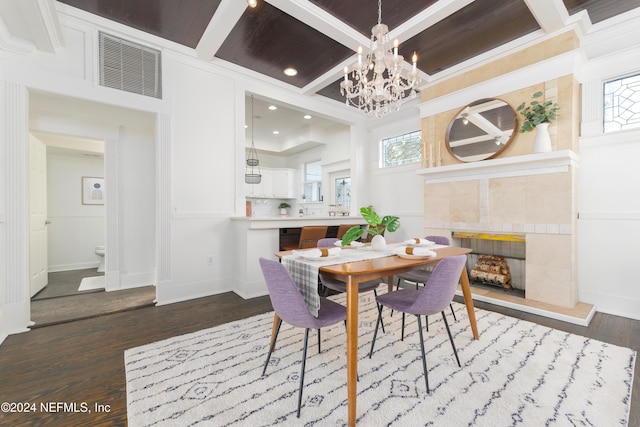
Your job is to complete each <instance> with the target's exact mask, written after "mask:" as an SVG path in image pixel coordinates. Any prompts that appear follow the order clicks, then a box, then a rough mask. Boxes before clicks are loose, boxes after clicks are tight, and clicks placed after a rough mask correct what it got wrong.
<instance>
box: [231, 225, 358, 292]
mask: <svg viewBox="0 0 640 427" xmlns="http://www.w3.org/2000/svg"><path fill="white" fill-rule="evenodd" d="M231 223H232V225H233V242H234V248H233V250H234V254H235V256H234V259H235V262H234V265H233V271H234V277H233V279H232V286H233V289H232V290H233V291H234V292H235V293H236V294H238V295H239V296H241V297H242V298H245V299H248V298H255V297H258V296H263V295H267V294H268V292H267V285H266V284H265V282H264V278H263V277H262V272H261V271H260V266H259V264H258V259H259V258H260V257H263V258H267V259H276V258H275V256H274V254H275V253H276V252H278V251H279V250H280V236H281V233H287V232H292V230H291V229H299V228H301V227H305V226H313V225H326V226H328V227H330V229H331V228H332V227H336V228H337V227H338V226H339V225H341V224H352V225H362V224H366V221H365V220H364V218H362V217H361V216H317V215H309V216H303V217H298V216H290V217H232V218H231ZM297 232H299V231H297Z"/></svg>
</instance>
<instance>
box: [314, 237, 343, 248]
mask: <svg viewBox="0 0 640 427" xmlns="http://www.w3.org/2000/svg"><path fill="white" fill-rule="evenodd" d="M338 240H340V239H338V238H337V237H325V238H324V239H320V240H318V247H319V248H332V247H334V246H335V243H336V242H337V241H338Z"/></svg>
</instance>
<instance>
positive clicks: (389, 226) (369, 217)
mask: <svg viewBox="0 0 640 427" xmlns="http://www.w3.org/2000/svg"><path fill="white" fill-rule="evenodd" d="M360 214H361V215H362V217H363V218H364V220H365V221H367V224H369V230H368V233H369V234H371V235H372V236H377V235H379V234H382V233H384V231H385V230H387V231H389V232H390V233H392V232H394V231H396V230H397V229H398V228H400V218H398V217H397V216H392V215H386V216H384V217H383V218H382V219H380V215H378V214H377V213H376V211H374V210H373V208H372V207H371V206H367V207H364V208H360ZM363 234H364V230H363V229H362V228H361V227H360V226H359V225H356V226H353V227H351V228H350V229H349V230H347V232H346V233H345V234H344V236H342V246H348V245H350V244H351V242H353V241H354V240H358V239H359V238H361V237H362V235H363Z"/></svg>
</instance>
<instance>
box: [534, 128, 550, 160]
mask: <svg viewBox="0 0 640 427" xmlns="http://www.w3.org/2000/svg"><path fill="white" fill-rule="evenodd" d="M550 151H551V137H550V136H549V123H540V124H539V125H538V126H536V138H535V140H534V141H533V152H534V153H548V152H550Z"/></svg>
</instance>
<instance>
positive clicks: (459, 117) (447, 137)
mask: <svg viewBox="0 0 640 427" xmlns="http://www.w3.org/2000/svg"><path fill="white" fill-rule="evenodd" d="M491 101H499V102H502V103H504V104H505V106H507V107H509V109H510V110H511V113H512V116H513V130H512V131H511V135H509V138H508V140H507V141H506V142H504V143H501V144H500V145H501V147H499V148H498V149H497V150H496V151H494V152H492V153H491V154H489V155H487V156H485V157H482V158H477V156H475V157H473V158H469V157H471V156H468V157H467V158H465V157H462V156H459V155H457V154H455V153H454V152H453V149H452V147H451V140H450V134H451V130H452V128H453V126H454V124H455V123H456V121H458V120H460V121H461V120H463V119H464V118H465V117H464V116H463V114H464V113H465V111H468V110H469V108H470V107H474V106H478V105H482V104H486V103H488V102H491ZM500 108H502V106H501V107H500ZM517 129H518V117H517V116H516V112H515V111H514V109H513V107H511V105H510V104H509V103H508V102H506V101H505V100H503V99H500V98H483V99H479V100H476V101H473V102H471V103H469V104H468V105H466V106H464V107H463V108H461V109H460V110H459V111H458V113H457V114H456V115H455V116H454V118H453V119H452V120H451V121H450V122H449V125H448V126H447V131H446V133H445V146H446V147H447V151H448V152H449V154H451V156H453V158H455V159H457V160H459V161H461V162H465V163H470V162H477V161H482V160H488V159H493V158H495V157H497V156H498V155H500V153H502V152H503V151H504V149H505V148H507V146H508V145H509V144H510V143H511V141H513V138H514V137H515V135H516V133H517ZM504 137H506V135H504V133H503V138H504ZM453 148H455V147H453Z"/></svg>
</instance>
